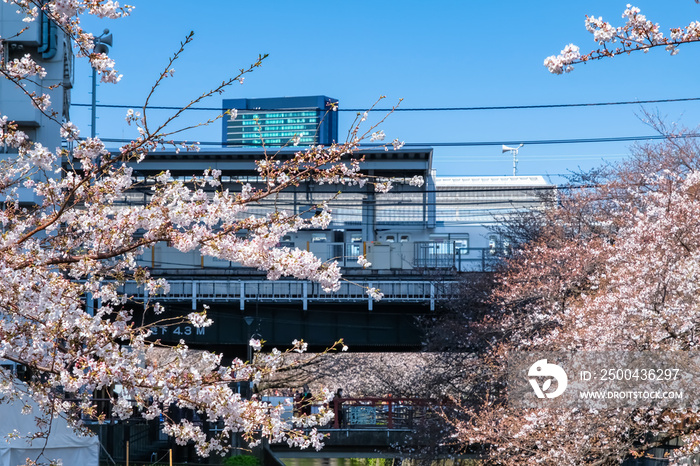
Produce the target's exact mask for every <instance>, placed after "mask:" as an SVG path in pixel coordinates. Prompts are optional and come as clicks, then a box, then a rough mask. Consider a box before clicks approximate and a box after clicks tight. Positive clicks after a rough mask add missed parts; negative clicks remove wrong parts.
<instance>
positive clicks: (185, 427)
mask: <svg viewBox="0 0 700 466" xmlns="http://www.w3.org/2000/svg"><path fill="white" fill-rule="evenodd" d="M11 3H14V4H15V5H16V6H17V8H18V10H19V11H18V12H19V13H20V14H21V15H23V16H24V20H25V21H27V22H32V21H34V20H36V19H37V17H38V15H39V13H42V14H44V15H46V16H48V17H49V18H50V20H51V21H53V22H54V23H55V24H56V25H57V26H58V27H59V28H61V29H62V30H63V31H64V32H65V33H66V34H67V35H68V36H69V37H70V38H71V39H72V40H73V44H74V47H75V50H76V51H77V52H76V55H77V56H78V57H84V58H87V59H88V60H89V61H90V63H91V65H92V66H93V67H94V68H95V69H96V70H97V72H98V73H99V74H100V76H101V79H102V81H104V82H108V83H116V82H118V81H119V79H120V77H121V76H120V75H119V73H118V72H117V71H116V70H115V68H114V66H115V64H114V62H113V61H112V60H111V59H109V58H108V57H107V56H106V55H104V54H101V53H95V51H94V43H95V40H94V37H93V36H92V34H90V33H87V32H85V31H84V30H83V29H82V27H81V22H80V18H81V17H82V16H84V15H95V16H97V17H100V18H115V19H116V18H120V17H122V16H125V15H128V14H129V12H130V11H131V7H130V6H119V4H118V3H117V2H113V1H112V0H89V1H88V0H85V1H82V0H70V1H64V0H49V1H39V0H14V1H12V2H11ZM7 39H8V38H0V46H2V45H3V44H4V43H5V41H6V40H7ZM192 40H193V35H192V34H190V35H189V36H188V37H187V38H186V39H185V40H184V42H183V43H182V44H181V47H180V49H179V50H178V51H177V52H176V53H175V54H174V55H173V56H172V57H171V58H170V59H169V60H168V61H167V64H166V66H165V67H164V68H163V71H162V73H161V74H160V75H159V76H158V77H157V79H156V81H155V84H154V86H153V88H152V90H151V92H150V94H149V95H148V97H147V99H146V101H145V103H144V106H143V108H142V109H140V111H133V110H130V111H129V112H128V113H127V116H126V120H127V122H129V123H130V124H132V125H134V126H135V127H136V130H137V131H138V134H139V135H138V137H137V138H136V139H134V140H133V141H131V142H129V143H127V144H125V145H123V146H122V147H120V148H119V150H118V151H115V152H110V151H108V150H107V149H106V147H105V145H104V144H103V143H102V142H101V141H100V140H99V139H97V138H81V137H80V133H79V129H78V128H77V127H76V126H75V125H74V124H72V123H71V122H66V121H59V119H58V118H59V117H58V115H57V114H56V113H54V112H52V111H51V108H50V97H49V94H48V93H42V94H41V95H40V94H38V93H36V92H34V91H31V92H30V91H28V90H27V89H29V88H30V87H28V86H27V83H29V82H31V81H32V79H33V78H34V77H37V76H43V75H44V74H45V70H44V69H43V68H42V67H41V66H40V65H39V64H37V63H36V62H35V61H34V60H33V58H32V57H31V56H30V55H26V56H24V57H23V58H21V59H15V60H11V61H2V62H1V63H0V74H2V75H3V77H4V78H6V79H8V80H9V81H11V82H12V83H14V84H15V85H16V86H18V87H19V88H20V89H22V90H23V91H24V93H25V94H26V96H27V98H28V103H29V104H32V105H34V106H35V107H36V108H38V109H39V110H40V111H41V112H43V113H44V115H46V116H47V117H49V118H50V119H52V120H53V121H54V122H55V124H56V128H57V130H58V129H60V131H61V134H62V136H63V137H64V138H65V139H67V140H68V141H69V142H70V143H71V144H72V150H70V151H66V150H62V149H60V148H50V147H44V146H43V145H42V144H41V143H40V142H35V141H31V140H30V139H29V138H28V136H27V135H26V134H25V133H24V132H22V131H20V130H19V129H18V127H17V125H16V124H15V123H14V122H12V121H8V119H7V118H6V117H4V118H2V119H1V120H0V142H2V144H3V145H4V146H5V147H7V148H10V149H11V150H12V151H14V152H15V155H14V156H9V157H6V158H5V159H3V160H2V161H0V164H1V167H0V191H1V192H2V200H3V204H2V207H1V208H0V222H2V232H1V234H0V316H1V317H0V359H4V360H8V361H12V362H14V363H17V364H21V365H24V366H26V367H28V368H30V369H31V370H32V372H33V373H34V374H35V375H36V376H35V377H33V378H32V379H31V380H30V381H29V382H27V383H26V384H19V383H18V382H17V380H15V379H14V378H13V377H12V376H11V374H9V373H7V372H6V371H2V374H1V377H0V392H1V393H2V395H3V397H4V398H5V399H6V400H11V399H22V398H25V397H31V398H33V399H34V400H36V401H38V402H39V405H40V407H41V411H42V412H41V413H34V414H35V416H38V417H43V419H44V421H45V422H46V424H41V425H39V426H38V429H37V432H35V433H33V434H30V435H34V436H42V435H44V434H45V433H46V432H47V431H48V430H50V427H49V426H50V422H49V421H50V419H51V418H52V417H55V416H64V417H67V418H68V419H69V420H70V421H72V422H73V424H74V425H75V426H76V427H79V426H80V422H81V421H80V420H81V419H84V418H94V419H98V420H99V419H101V418H102V415H100V414H99V413H98V410H97V407H96V404H95V402H94V401H93V399H92V394H93V393H94V392H95V391H98V390H101V389H104V388H109V387H114V386H119V387H121V396H119V397H118V398H116V397H115V399H113V400H112V401H113V403H114V413H115V414H116V415H117V416H119V417H121V418H128V417H130V416H132V415H134V414H135V413H141V414H142V415H143V417H145V418H146V419H154V418H156V417H158V416H161V415H164V416H165V417H166V425H165V431H166V432H167V433H168V434H170V435H172V436H174V437H175V439H176V440H177V442H178V443H180V444H184V443H186V442H194V443H195V445H196V448H197V451H198V453H199V454H200V455H204V456H206V455H209V454H210V453H220V452H223V451H225V450H226V449H227V445H228V443H227V441H228V439H229V438H230V436H231V435H232V434H233V433H242V435H243V436H244V438H246V439H247V440H249V441H250V442H253V443H255V442H257V441H259V440H260V439H261V438H263V437H264V438H268V439H269V440H270V441H273V442H287V443H288V444H289V445H290V446H301V447H307V446H313V447H316V448H319V447H320V446H321V438H322V436H321V435H320V434H318V433H317V432H316V430H315V428H314V426H316V425H318V424H319V423H320V424H322V425H323V424H326V423H327V422H328V421H329V416H332V413H330V412H329V411H327V410H322V411H321V412H320V413H319V415H318V416H301V417H297V418H294V419H293V420H292V422H288V421H283V420H282V417H281V414H282V410H281V409H282V408H272V407H270V406H267V405H265V403H262V402H261V401H259V400H257V399H249V400H245V399H241V397H240V396H239V395H238V394H237V393H235V392H234V391H232V389H231V388H230V387H231V386H232V384H233V383H235V382H240V381H259V380H261V379H262V378H264V377H266V376H268V375H269V374H271V373H273V372H274V371H275V370H276V369H278V368H279V367H280V365H281V364H282V361H283V356H284V354H283V353H281V352H280V351H277V350H273V351H272V352H271V353H269V354H265V355H262V354H261V357H258V358H255V361H256V362H255V364H252V363H247V362H244V361H241V360H238V359H236V360H234V361H233V362H232V363H231V364H230V365H223V364H222V362H221V355H217V354H213V353H209V352H201V353H198V354H199V356H198V358H199V363H198V364H196V365H193V364H191V357H190V351H189V350H188V348H187V346H186V345H185V344H184V342H181V343H180V344H179V345H177V346H176V347H174V348H171V351H172V352H171V357H170V358H169V359H168V360H169V362H168V364H167V365H158V364H157V363H154V362H153V361H154V359H153V358H150V357H148V356H147V355H148V354H149V351H152V350H153V349H154V348H158V347H161V346H163V345H161V343H160V341H156V340H155V339H154V338H153V337H152V334H151V331H150V329H149V326H150V325H154V324H153V323H150V324H149V325H145V324H144V323H143V322H141V321H136V320H135V319H134V317H133V315H132V309H133V308H134V307H135V306H137V307H139V308H140V309H145V312H147V313H149V315H151V316H153V319H151V320H153V321H155V325H159V326H166V325H175V324H178V323H181V322H183V321H185V322H188V323H190V324H191V325H193V326H195V327H203V326H207V325H210V324H211V323H212V321H211V320H210V319H208V318H207V316H206V308H203V309H200V310H198V311H195V312H192V313H190V314H189V315H187V316H185V317H183V318H182V320H179V319H165V318H162V317H161V316H160V315H161V313H162V312H163V310H164V306H163V305H161V304H160V303H159V302H158V294H159V293H162V292H166V291H167V290H168V286H169V285H168V283H167V281H166V280H164V279H162V278H159V277H152V276H151V275H150V274H149V271H148V270H147V269H145V268H142V267H139V266H138V265H137V259H138V257H139V256H140V255H141V254H142V253H143V251H144V250H145V248H148V247H150V246H152V245H154V244H156V243H158V242H166V243H167V244H169V245H171V246H173V247H175V248H177V249H178V250H180V251H182V252H187V251H191V250H193V249H199V251H200V252H201V253H202V254H204V255H209V256H213V257H217V258H221V259H225V260H231V261H236V262H239V263H240V264H242V265H243V266H246V267H255V268H257V269H260V270H264V271H266V272H267V276H268V278H269V279H277V278H279V277H282V276H291V277H296V278H299V279H305V280H312V281H315V282H318V283H320V284H321V285H322V287H323V289H324V290H326V291H327V292H333V291H336V290H337V289H338V288H339V286H340V285H339V282H340V280H341V277H340V269H339V267H338V265H337V264H336V263H335V262H333V261H331V262H322V261H321V260H319V259H317V258H316V257H314V256H313V254H310V253H309V252H307V251H304V250H299V249H295V248H288V247H277V245H278V244H279V243H280V240H281V238H282V237H283V236H284V235H285V234H288V233H289V232H294V231H297V230H300V229H304V228H323V227H326V226H328V224H329V222H330V220H331V213H330V210H329V208H328V207H327V206H326V205H325V204H324V205H319V206H314V207H313V211H315V212H317V214H316V215H313V216H305V217H304V218H302V216H301V214H298V215H295V214H293V213H289V212H285V211H275V212H273V213H271V214H269V215H266V216H255V215H249V214H246V210H247V206H248V205H249V204H251V203H256V202H258V201H260V200H263V199H265V198H268V197H270V196H275V195H276V194H277V193H279V192H281V191H282V190H284V189H285V188H287V187H289V186H296V185H299V184H300V183H334V184H336V185H339V186H342V185H357V184H359V185H363V184H364V183H366V182H370V183H372V181H371V180H369V181H368V179H367V178H366V177H365V176H364V175H363V174H361V173H360V160H361V158H360V157H357V156H355V155H354V154H355V152H356V150H357V148H358V146H359V144H360V143H361V142H362V141H364V140H371V141H372V142H375V141H380V140H381V139H383V138H384V135H383V133H382V132H380V131H378V130H376V127H375V126H372V127H371V128H369V129H367V130H364V129H361V124H362V123H363V122H364V121H365V120H366V118H367V113H364V114H359V115H358V118H357V121H356V122H355V124H354V125H353V127H352V128H351V130H350V132H349V137H348V140H347V141H346V142H345V143H337V144H332V145H330V146H328V147H321V146H313V147H310V148H307V149H304V150H300V151H298V152H297V153H296V154H294V155H293V156H292V157H291V158H285V159H282V158H280V157H278V156H277V154H276V153H271V152H269V151H268V152H266V153H265V154H264V156H263V157H262V158H261V159H260V160H258V161H257V162H256V163H257V171H258V174H259V176H260V177H261V178H262V179H263V180H264V181H265V184H264V186H263V187H262V188H255V187H253V186H251V185H250V184H241V185H240V186H239V189H238V190H230V189H224V188H223V187H222V186H221V182H220V175H221V173H220V172H219V171H218V170H205V171H204V172H203V173H201V174H193V176H192V177H191V179H189V180H188V181H182V180H175V179H173V177H171V175H170V173H169V172H168V171H164V172H162V173H160V174H159V175H157V176H154V177H152V178H149V179H147V180H146V181H144V182H140V183H138V182H136V181H135V178H134V177H133V176H132V174H133V170H134V166H135V165H136V164H138V162H140V161H142V160H144V159H147V158H148V157H149V154H150V153H151V152H152V151H153V150H155V149H157V148H159V147H163V146H168V145H172V146H175V147H177V149H178V150H186V151H189V150H197V147H196V145H181V146H178V145H177V144H176V143H174V142H172V141H171V136H172V135H173V134H176V133H179V132H181V131H184V130H186V129H188V128H180V127H177V126H174V125H176V119H177V117H178V116H179V115H181V114H182V112H183V111H185V110H186V109H187V108H189V107H190V106H192V105H194V104H196V103H197V102H200V101H201V100H202V99H204V98H206V97H208V96H211V95H214V94H218V93H221V92H222V91H223V90H225V88H226V87H227V86H229V85H230V84H232V83H236V82H241V83H242V82H243V79H244V76H245V75H247V74H249V73H251V72H252V71H253V70H254V69H256V68H257V67H258V66H260V64H261V62H262V60H263V59H264V58H265V57H264V56H260V57H258V59H257V60H256V61H255V62H254V63H253V64H252V65H251V66H250V67H248V68H245V69H241V70H240V72H239V73H238V74H237V75H236V76H233V77H231V78H229V79H227V80H225V81H223V82H222V83H221V84H220V85H219V86H217V87H215V88H213V89H211V90H209V91H207V92H204V93H203V94H201V95H200V96H199V97H197V98H195V99H194V100H192V102H191V103H190V104H189V105H187V106H186V107H185V108H183V109H182V110H180V111H178V112H175V113H174V114H173V115H172V116H171V117H170V118H167V119H166V120H165V121H164V122H163V123H158V124H156V123H153V122H152V121H151V120H149V119H148V112H149V102H150V99H151V98H152V96H153V94H154V93H155V92H156V91H157V89H158V88H159V85H160V84H161V83H162V82H163V80H165V79H170V78H171V77H172V76H173V75H174V67H173V64H174V62H175V61H176V60H177V59H178V57H179V55H180V53H181V52H182V51H183V49H184V47H185V46H186V45H187V44H188V43H189V42H191V41H192ZM47 92H48V90H47ZM334 110H335V109H333V108H331V109H328V111H334ZM235 113H236V112H235V111H230V112H229V113H228V114H227V115H221V116H220V117H226V118H235V117H236V114H235ZM214 120H216V119H214ZM214 120H210V121H208V122H205V124H206V123H211V122H212V121H214ZM377 144H379V142H377ZM401 145H402V144H401V143H400V142H398V140H395V141H394V142H392V143H389V144H388V147H387V149H389V148H392V147H393V148H400V146H401ZM414 181H415V180H414ZM144 184H145V185H147V186H148V187H149V188H150V193H151V195H150V197H149V199H148V201H147V202H145V203H144V204H143V205H137V206H125V205H124V204H123V203H119V202H118V201H119V200H120V199H122V198H123V197H124V196H125V195H126V194H128V193H129V191H131V190H134V189H138V188H141V189H142V185H144ZM385 184H386V183H385V182H384V181H382V182H381V183H379V182H378V183H377V189H378V190H385V189H388V187H387V186H385ZM21 188H23V189H29V190H31V191H32V192H33V193H34V194H35V198H37V199H39V201H38V202H37V203H35V204H32V205H27V204H26V203H24V202H20V194H19V193H20V189H21ZM239 232H247V234H246V235H245V236H244V237H243V236H241V235H237V233H239ZM127 281H133V282H136V283H137V284H138V285H139V286H140V287H141V289H142V290H143V294H144V295H145V296H147V298H146V300H145V302H144V301H139V300H138V299H136V298H135V297H133V296H127V295H124V294H123V293H122V292H120V290H121V286H122V285H123V284H124V283H125V282H127ZM367 291H368V293H370V294H372V295H373V296H377V297H379V296H380V292H379V291H378V290H367ZM87 299H90V300H93V301H95V302H98V303H99V305H98V307H97V308H95V309H94V312H92V313H88V312H86V300H87ZM260 344H261V342H258V341H252V340H251V346H253V347H254V349H255V350H259V349H260ZM305 346H306V345H305V343H304V342H296V344H295V345H294V347H293V348H292V351H303V350H304V349H305ZM329 396H331V394H330V392H328V391H325V392H321V394H320V397H321V398H323V397H329ZM67 397H72V398H77V399H78V401H77V402H75V401H70V402H69V401H67V399H66V398H67ZM173 404H174V405H177V406H179V407H182V408H188V409H192V410H195V411H197V412H199V413H202V414H203V415H204V416H206V417H207V419H210V420H218V421H220V423H222V424H223V430H222V431H221V432H220V433H219V434H218V435H217V436H215V437H211V436H207V435H206V433H205V432H203V431H202V430H201V428H200V427H198V426H195V425H193V424H192V423H190V422H188V421H186V420H183V421H181V422H179V423H175V422H173V421H172V420H170V419H169V418H167V407H168V406H171V405H173ZM299 427H304V428H307V430H306V431H305V433H304V432H302V431H300V430H297V428H299ZM309 429H310V430H309ZM25 434H27V433H22V435H25Z"/></svg>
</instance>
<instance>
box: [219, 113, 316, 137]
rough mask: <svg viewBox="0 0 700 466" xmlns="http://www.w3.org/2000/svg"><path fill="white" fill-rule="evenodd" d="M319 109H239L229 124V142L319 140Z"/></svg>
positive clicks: (227, 127) (227, 135)
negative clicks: (317, 135)
mask: <svg viewBox="0 0 700 466" xmlns="http://www.w3.org/2000/svg"><path fill="white" fill-rule="evenodd" d="M319 113H320V112H319V111H318V110H315V109H311V110H290V111H279V110H273V111H264V110H242V111H241V110H239V111H238V116H237V117H236V118H235V119H234V120H229V121H228V122H227V125H226V143H227V144H229V145H233V146H239V145H240V146H261V145H262V144H263V142H264V143H265V145H266V146H283V145H285V144H289V145H294V142H295V141H296V143H297V144H298V145H302V146H308V145H310V144H314V143H316V133H317V130H318V126H319V124H320V123H321V118H320V115H319Z"/></svg>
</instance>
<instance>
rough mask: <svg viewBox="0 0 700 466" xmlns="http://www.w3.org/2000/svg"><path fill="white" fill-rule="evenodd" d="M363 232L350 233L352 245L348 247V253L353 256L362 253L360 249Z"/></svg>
mask: <svg viewBox="0 0 700 466" xmlns="http://www.w3.org/2000/svg"><path fill="white" fill-rule="evenodd" d="M361 243H362V233H350V247H349V248H348V254H349V256H350V257H351V258H353V259H354V258H356V257H357V256H359V255H360V250H361V247H362V244H361Z"/></svg>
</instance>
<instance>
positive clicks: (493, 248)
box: [489, 235, 498, 256]
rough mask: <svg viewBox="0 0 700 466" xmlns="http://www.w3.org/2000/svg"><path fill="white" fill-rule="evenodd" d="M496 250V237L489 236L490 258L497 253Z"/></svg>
mask: <svg viewBox="0 0 700 466" xmlns="http://www.w3.org/2000/svg"><path fill="white" fill-rule="evenodd" d="M497 248H498V236H496V235H490V236H489V254H491V255H492V256H495V255H496V252H498V251H497V250H496V249H497Z"/></svg>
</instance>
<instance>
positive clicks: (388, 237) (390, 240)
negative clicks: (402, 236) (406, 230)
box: [386, 235, 396, 243]
mask: <svg viewBox="0 0 700 466" xmlns="http://www.w3.org/2000/svg"><path fill="white" fill-rule="evenodd" d="M386 242H387V243H395V242H396V235H386Z"/></svg>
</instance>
